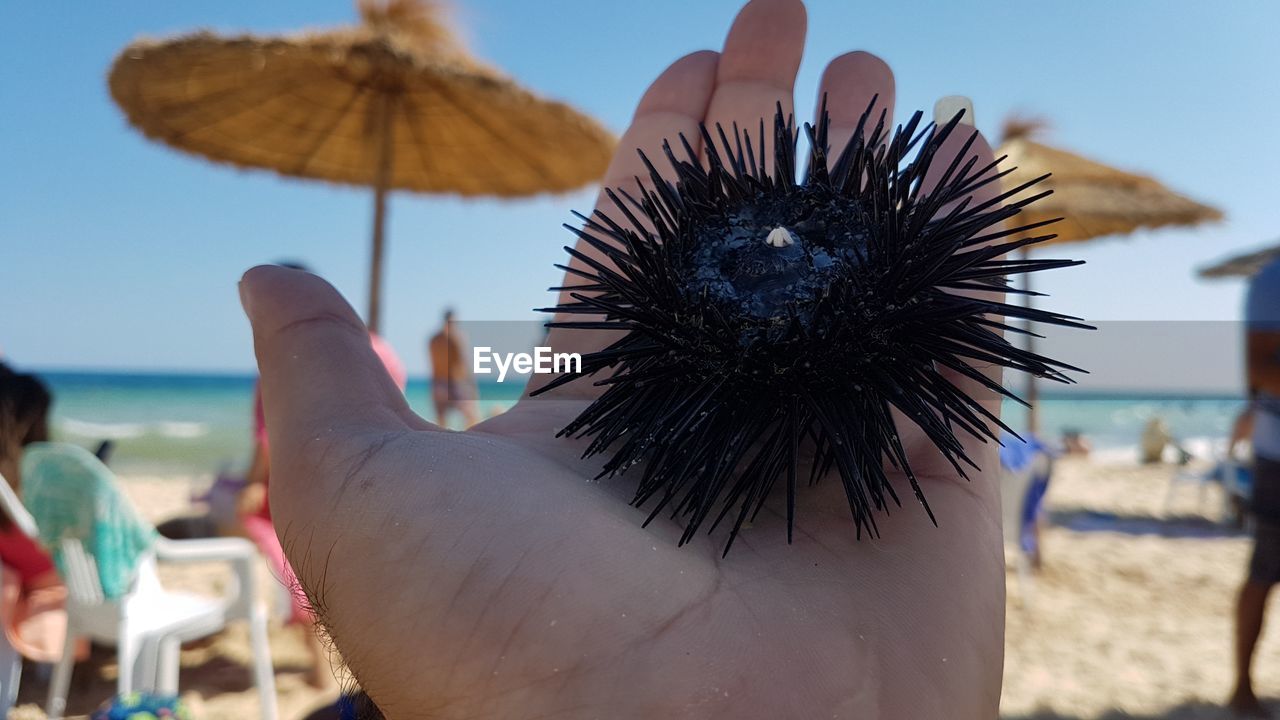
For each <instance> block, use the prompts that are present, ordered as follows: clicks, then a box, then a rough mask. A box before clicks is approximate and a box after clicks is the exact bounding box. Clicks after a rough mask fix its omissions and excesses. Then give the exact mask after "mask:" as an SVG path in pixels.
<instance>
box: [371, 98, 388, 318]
mask: <svg viewBox="0 0 1280 720" xmlns="http://www.w3.org/2000/svg"><path fill="white" fill-rule="evenodd" d="M391 103H392V96H391V95H386V96H385V97H384V99H383V102H382V112H381V113H380V117H379V118H378V138H377V140H378V167H377V170H376V172H375V175H374V184H373V256H372V258H371V259H370V262H369V315H368V317H367V318H366V322H367V323H368V325H369V331H370V332H373V333H377V332H379V330H381V326H382V255H383V248H384V245H385V240H384V238H385V235H386V224H387V191H388V190H389V189H390V185H391V166H392V163H393V161H394V153H393V152H392V146H393V143H392V141H393V140H394V138H393V137H392V124H391V120H392V116H393V113H392V105H391Z"/></svg>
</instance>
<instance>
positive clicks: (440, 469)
mask: <svg viewBox="0 0 1280 720" xmlns="http://www.w3.org/2000/svg"><path fill="white" fill-rule="evenodd" d="M805 28H806V16H805V9H804V6H803V5H802V4H801V3H800V2H799V0H754V1H753V2H751V3H750V4H748V5H747V6H746V7H745V8H744V9H743V11H742V12H741V14H740V15H739V17H738V19H737V21H736V22H735V23H734V25H733V29H732V30H731V32H730V34H729V37H728V39H727V40H726V42H725V45H724V48H723V50H721V51H720V52H711V51H705V52H698V53H694V54H692V55H688V56H686V57H683V58H681V59H679V60H677V61H676V62H675V63H673V64H672V65H671V66H670V67H669V68H667V69H666V70H665V71H664V72H663V73H662V74H661V75H660V76H659V77H658V78H657V79H656V80H655V81H654V83H653V84H652V85H651V86H650V87H649V89H648V91H647V92H646V93H645V94H644V96H643V98H642V99H641V100H640V103H639V107H638V108H637V110H636V114H635V117H634V119H633V121H632V124H631V127H630V129H629V130H627V132H626V134H625V135H624V137H623V138H622V141H621V143H620V145H619V150H618V153H617V155H616V157H615V158H614V160H613V164H612V165H611V167H610V170H609V172H608V177H607V178H606V180H605V184H606V185H608V186H624V187H626V186H631V185H632V180H631V179H632V178H633V177H634V176H636V175H643V174H644V173H643V168H642V166H641V165H640V164H639V160H638V159H637V157H636V153H635V150H636V148H643V149H644V150H645V151H646V153H647V154H649V155H650V156H653V157H661V154H662V153H661V142H662V140H663V139H665V138H674V137H675V136H676V135H677V134H678V133H683V134H684V135H685V136H686V137H689V138H691V139H693V138H697V137H698V124H699V123H700V122H703V121H706V122H708V123H720V124H722V125H724V126H726V127H727V126H730V125H731V124H732V123H734V122H736V123H738V125H739V126H740V127H743V126H755V125H756V124H757V123H758V122H759V120H760V118H761V117H771V116H772V114H773V108H774V104H775V102H777V101H778V100H779V99H781V100H782V102H783V105H784V110H785V111H790V109H791V102H792V88H793V83H794V79H795V74H796V70H797V68H798V66H799V64H800V59H801V53H802V50H803V46H804V38H805ZM848 31H849V33H850V39H851V40H856V38H857V37H858V36H859V34H860V33H866V34H867V35H868V36H869V35H870V34H871V33H874V32H875V29H874V28H856V27H854V28H849V29H848ZM956 41H957V47H960V46H962V45H963V44H964V43H965V42H975V41H978V40H977V39H972V38H971V39H964V38H957V39H956ZM821 92H823V93H826V94H827V96H828V110H829V112H830V113H831V115H832V117H833V120H834V124H835V128H836V132H834V133H833V137H832V144H833V145H834V146H835V152H838V150H839V147H840V146H841V145H842V144H843V143H844V142H845V141H846V139H847V138H848V137H849V136H850V134H851V131H852V126H853V124H854V123H856V121H857V118H858V117H859V116H860V115H861V114H862V112H863V111H864V110H865V109H866V108H867V106H868V104H869V103H870V102H871V100H872V98H873V97H875V96H878V97H879V101H878V102H879V103H880V105H881V106H882V107H884V108H886V109H887V110H889V112H890V113H892V109H893V103H894V80H893V76H892V74H891V73H890V71H889V68H888V67H887V66H886V65H885V64H884V63H883V62H882V61H880V60H879V59H877V58H876V57H874V56H872V55H869V54H866V53H861V52H854V53H849V54H846V55H842V56H840V57H838V58H836V59H834V60H833V61H831V63H830V64H829V65H828V66H827V68H826V71H825V73H824V75H823V78H822V86H821ZM961 143H962V138H959V137H957V138H956V139H955V141H954V142H952V143H950V144H949V145H948V146H947V148H948V152H950V153H951V154H952V155H954V154H955V153H958V152H959V151H960V145H961ZM971 152H972V153H974V154H976V155H978V156H979V159H978V163H979V164H980V165H981V164H984V163H986V162H989V161H990V160H991V151H990V150H989V148H988V147H987V145H986V144H985V143H983V142H982V141H981V140H979V141H978V142H977V143H976V145H975V146H974V147H973V148H972V149H971ZM937 164H938V165H940V166H941V168H943V169H945V168H946V166H947V165H948V164H949V159H944V160H943V161H941V162H938V163H937ZM990 192H993V191H992V190H991V189H990V188H983V189H981V190H979V191H977V194H979V195H982V194H986V193H990ZM981 199H982V198H979V200H981ZM579 249H581V250H582V251H583V252H586V253H591V252H593V251H592V250H591V249H590V248H587V247H585V246H580V248H579ZM547 253H548V261H549V262H553V261H554V258H555V257H556V256H557V255H558V248H556V247H549V248H548V249H547ZM240 290H241V296H242V299H243V302H244V306H245V309H246V312H247V313H248V315H249V318H250V319H251V321H252V324H253V330H254V338H255V342H256V347H257V355H258V362H259V366H260V368H261V371H262V378H263V380H262V383H263V384H262V387H263V392H264V393H265V405H266V411H267V425H268V428H269V431H270V435H271V443H272V450H273V453H274V454H273V457H272V462H273V468H272V471H273V473H274V476H273V481H272V484H271V504H272V508H273V510H274V513H275V519H276V527H277V529H278V531H279V532H280V534H281V537H282V540H283V545H284V548H285V549H286V551H287V552H288V554H289V558H290V560H291V562H292V564H293V567H294V569H295V570H296V571H297V573H298V575H299V577H300V579H301V582H302V584H303V586H304V587H305V588H306V590H307V592H308V593H309V595H310V597H311V599H312V600H313V602H314V604H315V606H316V609H317V610H318V612H319V615H320V618H321V620H322V622H323V623H324V624H325V625H326V627H327V629H328V631H329V633H330V634H331V635H332V638H333V640H334V642H335V643H336V645H337V647H338V649H339V650H340V651H341V653H342V656H343V658H345V660H346V662H347V663H348V664H349V665H350V669H351V671H352V673H353V674H354V676H355V678H356V680H357V681H358V682H359V684H360V685H361V687H363V688H364V689H365V690H366V691H367V692H368V694H369V695H370V696H371V697H372V699H373V700H374V702H376V704H377V705H378V706H379V707H380V708H381V710H382V712H383V713H384V714H385V715H386V716H387V717H389V718H422V717H431V718H455V717H469V718H471V717H486V718H517V717H521V718H526V717H544V718H551V717H555V718H596V717H599V718H655V717H691V718H692V717H696V718H710V717H726V718H728V717H733V718H832V717H836V718H941V717H946V718H992V717H995V716H996V713H997V707H998V700H999V696H1000V676H1001V657H1002V645H1003V617H1004V563H1003V554H1002V546H1001V534H1000V520H999V517H1000V509H999V507H1000V506H999V497H998V488H997V482H996V476H995V473H996V472H997V471H998V469H999V467H1000V465H999V461H998V460H997V458H996V454H995V450H996V446H995V445H994V444H990V445H982V444H981V443H978V442H969V443H968V444H969V447H968V450H967V451H968V453H969V454H970V456H971V457H973V458H974V459H975V461H976V462H977V463H978V464H979V465H980V466H981V467H983V468H984V469H986V470H987V471H986V472H982V473H971V476H972V480H971V481H970V482H964V481H963V480H960V479H958V478H957V476H956V473H955V471H954V470H953V469H951V467H950V466H949V465H947V464H946V463H945V462H944V461H943V460H942V458H941V456H935V455H933V454H930V453H928V452H924V451H923V450H922V449H921V446H920V444H919V443H920V440H921V438H919V437H917V436H915V435H911V434H907V435H905V436H904V439H905V440H906V441H907V447H908V452H909V453H910V454H911V456H912V461H913V465H914V467H915V469H916V471H917V473H918V474H919V475H920V476H921V477H922V482H923V483H925V484H927V488H926V493H927V494H928V497H929V500H930V503H931V505H932V506H933V508H934V510H935V512H936V513H937V516H938V518H939V519H940V524H939V526H938V527H934V526H933V525H932V524H931V523H930V522H929V520H928V518H927V517H926V515H925V513H923V512H919V511H918V508H911V507H904V508H903V509H902V511H900V512H894V513H893V514H892V515H891V516H889V517H887V518H883V519H882V520H881V521H880V530H881V532H882V539H880V540H878V541H874V542H866V541H864V542H861V543H859V542H857V541H856V540H855V539H854V537H853V534H852V532H851V530H850V526H849V518H848V512H849V511H848V505H847V503H846V500H845V498H844V495H843V489H842V488H841V485H840V483H839V482H838V481H832V482H820V483H818V484H817V485H816V486H814V487H811V488H802V492H800V493H799V494H798V502H799V507H798V509H797V518H800V520H798V525H797V528H796V529H797V532H796V534H795V539H794V542H793V543H792V544H791V545H787V544H786V543H785V542H783V541H782V540H781V538H782V537H784V536H785V529H784V524H785V508H777V507H772V506H766V509H765V511H764V512H763V513H762V514H761V515H760V517H759V518H757V520H756V522H755V524H754V526H753V527H752V528H750V529H748V530H746V531H744V532H743V534H742V535H741V536H740V537H739V538H738V540H737V543H736V544H735V546H734V548H733V551H732V552H731V553H730V554H729V556H728V557H727V558H726V559H721V550H722V548H723V537H720V536H711V537H710V538H706V537H699V538H698V539H697V540H695V541H694V542H693V543H692V544H691V545H687V546H685V547H683V548H677V546H676V539H677V538H678V537H679V533H680V528H679V527H678V526H677V525H676V523H674V522H671V521H668V520H665V519H662V518H660V519H658V520H655V521H654V523H653V524H651V525H650V526H649V527H648V528H642V527H641V520H642V519H643V513H640V512H639V511H637V510H635V509H634V508H632V507H629V506H628V505H627V502H626V501H627V500H628V499H629V496H627V495H626V493H627V492H628V488H627V487H626V485H627V484H626V483H609V482H603V483H591V482H587V480H588V479H590V478H591V477H593V476H594V475H595V474H596V472H597V471H598V468H599V461H598V460H594V461H582V460H580V459H579V457H580V455H581V453H582V450H583V445H582V444H581V443H578V442H575V441H568V440H557V439H555V438H554V436H555V431H556V428H559V427H562V426H563V425H564V423H565V422H567V421H568V420H569V419H571V418H573V417H575V416H576V415H577V414H578V413H579V412H580V411H581V410H582V408H583V407H584V406H585V404H586V403H587V402H588V401H589V395H588V394H589V393H593V392H595V391H596V389H593V388H591V386H590V385H589V383H576V384H575V385H581V386H582V387H572V388H571V390H569V391H566V392H561V393H560V394H558V395H555V396H554V397H551V398H549V399H537V400H532V401H524V402H521V403H519V404H518V405H517V406H516V407H515V408H513V409H512V410H511V411H510V412H507V413H506V414H504V415H502V416H500V417H497V418H494V419H492V420H489V421H488V422H485V423H482V424H480V425H479V426H477V427H476V428H474V429H473V430H471V431H469V432H464V433H457V432H449V431H444V430H441V429H440V428H437V427H436V426H434V425H432V424H431V423H428V422H426V421H424V420H422V419H421V418H419V417H417V416H416V415H415V414H414V413H412V412H411V411H410V410H409V408H408V406H407V405H406V403H405V400H404V398H403V396H402V394H401V393H400V392H399V391H398V390H397V389H396V388H395V386H394V385H393V383H392V382H391V381H390V380H389V379H388V378H387V375H386V372H385V371H384V370H383V368H382V364H381V363H380V362H379V361H378V359H377V357H376V355H375V354H374V353H373V351H372V350H371V349H370V348H369V342H368V334H367V331H366V330H365V328H364V326H363V324H362V323H361V321H360V319H359V318H358V317H357V315H356V314H355V313H354V312H353V311H352V309H351V308H350V306H349V305H348V304H347V303H346V302H345V301H344V300H343V299H342V298H341V297H340V296H339V295H338V294H337V293H336V292H335V291H334V290H333V288H332V287H330V286H329V285H328V284H326V283H325V282H323V281H322V280H320V279H318V278H316V277H314V276H311V275H308V274H306V273H301V272H297V271H292V270H287V269H282V268H277V267H261V268H256V269H254V270H251V271H249V272H248V273H247V274H246V275H245V277H244V279H243V281H242V282H241V286H240ZM585 334H586V333H583V332H582V331H578V332H577V333H576V335H575V336H574V338H573V340H574V341H575V342H578V343H581V342H582V336H583V335H585ZM565 341H566V338H565V337H563V336H562V335H560V334H558V333H553V334H552V335H551V336H550V340H549V344H551V345H553V346H558V345H562V344H563V343H565ZM593 341H594V342H596V343H598V345H597V347H603V345H604V343H605V342H606V341H607V339H606V338H605V337H595V338H594V339H593ZM575 349H576V350H579V351H581V350H583V348H581V347H580V346H577V347H575ZM974 392H977V390H974ZM982 398H983V400H984V401H986V402H987V403H988V404H989V406H990V407H991V408H992V409H995V408H997V407H998V403H997V400H996V398H995V397H993V396H985V395H984V396H982ZM902 427H907V425H906V424H905V423H904V424H903V425H902ZM899 481H901V482H902V483H903V484H902V487H906V485H905V481H904V480H903V479H902V478H901V477H900V476H898V477H896V479H895V482H899ZM907 497H910V495H909V494H908V495H907Z"/></svg>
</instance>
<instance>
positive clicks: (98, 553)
mask: <svg viewBox="0 0 1280 720" xmlns="http://www.w3.org/2000/svg"><path fill="white" fill-rule="evenodd" d="M22 484H23V496H24V500H25V504H26V506H27V508H28V509H29V510H30V511H31V514H32V516H33V517H34V518H35V521H36V525H37V526H38V527H39V528H40V541H41V542H42V543H44V545H45V546H46V547H49V548H52V549H53V559H54V562H55V564H56V565H57V566H58V570H59V573H60V574H61V575H62V577H63V581H64V582H66V583H67V589H68V592H69V594H71V595H72V597H74V598H75V599H76V600H77V601H78V602H83V603H86V604H96V602H102V601H103V600H113V599H116V598H120V597H123V596H124V595H125V594H127V593H128V592H129V590H130V588H131V586H132V585H133V581H134V578H135V577H136V574H137V570H138V567H139V565H140V564H141V563H142V562H143V561H144V560H145V559H146V558H147V557H149V556H150V554H151V550H152V546H153V545H154V543H155V537H156V531H155V528H154V527H153V526H152V525H150V524H149V523H147V522H145V521H143V520H142V518H141V516H140V515H139V514H138V512H137V510H135V509H134V507H133V505H132V504H131V503H130V502H129V500H128V498H127V497H125V495H124V493H123V492H122V491H121V490H120V488H119V487H118V486H117V484H116V482H115V476H114V475H113V474H112V473H111V471H110V470H109V469H107V467H106V466H105V465H103V464H102V462H101V461H100V460H98V459H97V458H96V457H94V456H93V454H92V453H90V452H89V451H87V450H85V449H84V448H81V447H78V446H75V445H64V444H59V443H33V444H32V445H29V446H27V448H26V450H25V451H24V452H23V458H22ZM95 601H96V602H95Z"/></svg>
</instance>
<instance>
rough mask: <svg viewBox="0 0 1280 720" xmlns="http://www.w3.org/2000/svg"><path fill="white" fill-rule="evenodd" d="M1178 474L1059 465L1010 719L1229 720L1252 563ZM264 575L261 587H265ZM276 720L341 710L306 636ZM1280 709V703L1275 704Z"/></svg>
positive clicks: (235, 697)
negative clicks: (1234, 657)
mask: <svg viewBox="0 0 1280 720" xmlns="http://www.w3.org/2000/svg"><path fill="white" fill-rule="evenodd" d="M1175 472H1177V471H1176V469H1174V468H1172V467H1168V466H1164V467H1139V466H1137V465H1134V464H1128V463H1105V464H1104V463H1097V462H1087V461H1080V460H1075V459H1067V460H1064V461H1061V462H1060V463H1059V465H1058V467H1057V471H1056V474H1055V477H1054V483H1053V486H1052V489H1051V491H1050V495H1049V502H1048V508H1049V511H1050V514H1051V516H1052V518H1053V520H1054V524H1052V525H1050V527H1048V528H1047V531H1046V533H1045V536H1044V543H1045V564H1044V569H1043V571H1042V572H1041V573H1040V574H1039V576H1038V577H1037V578H1036V580H1035V583H1034V592H1033V595H1032V597H1031V603H1030V604H1029V605H1027V604H1024V603H1023V602H1022V594H1023V593H1022V590H1023V588H1021V587H1020V586H1019V585H1018V583H1017V581H1016V576H1015V575H1014V574H1013V573H1010V576H1009V604H1008V608H1007V617H1008V634H1007V654H1006V657H1005V672H1004V698H1003V702H1002V707H1001V716H1002V717H1003V718H1005V719H1006V720H1066V719H1072V720H1076V719H1079V720H1086V719H1090V720H1091V719H1097V718H1105V719H1107V720H1112V719H1118V718H1141V719H1144V720H1145V719H1154V718H1168V719H1170V720H1192V719H1196V720H1199V719H1201V718H1205V719H1208V718H1227V717H1229V714H1227V713H1225V712H1224V711H1222V710H1221V708H1220V703H1221V701H1222V699H1223V698H1224V697H1225V696H1226V693H1227V690H1228V688H1229V685H1230V682H1231V621H1230V617H1231V607H1232V602H1233V596H1234V593H1235V590H1236V587H1237V584H1238V582H1239V580H1240V577H1241V574H1242V572H1243V568H1244V566H1245V562H1246V560H1247V556H1248V550H1249V543H1248V540H1247V538H1246V537H1245V536H1244V535H1243V534H1242V533H1240V532H1238V531H1234V530H1231V529H1228V528H1221V527H1220V526H1218V525H1216V524H1214V523H1213V522H1211V520H1210V519H1209V518H1210V516H1213V515H1216V512H1217V508H1218V507H1219V503H1220V499H1219V498H1220V496H1219V495H1218V489H1217V488H1216V487H1213V488H1209V490H1208V491H1207V492H1206V494H1205V497H1204V502H1203V505H1202V506H1198V503H1197V492H1196V490H1195V488H1194V487H1193V486H1186V487H1182V488H1181V489H1180V492H1179V494H1178V495H1177V497H1176V502H1175V503H1174V505H1173V507H1172V513H1171V517H1168V518H1166V517H1164V516H1163V512H1162V506H1163V502H1164V496H1165V491H1166V488H1167V487H1168V482H1169V478H1170V477H1172V476H1173V474H1174V473H1175ZM197 483H198V480H195V479H190V478H173V477H169V478H155V477H129V478H126V479H125V485H126V487H127V488H128V492H129V494H130V496H131V497H133V499H134V500H135V502H136V503H137V504H138V506H139V508H140V509H141V510H142V511H143V512H144V513H145V514H146V515H147V517H149V518H151V519H152V520H156V521H159V520H163V519H165V518H168V517H172V516H174V515H178V514H183V513H185V512H187V511H188V510H189V507H188V502H189V501H188V498H189V496H190V492H191V489H192V488H193V487H195V486H196V484H197ZM265 572H266V571H265V568H264V569H263V573H264V581H265V580H266V579H267V578H266V575H265ZM164 579H165V581H166V582H168V583H171V584H172V585H173V586H174V587H182V588H187V589H193V590H201V591H205V592H216V591H217V589H218V588H219V587H220V584H221V583H222V582H224V581H225V576H223V575H222V574H221V572H220V571H219V570H218V569H217V568H216V567H186V568H178V569H174V568H166V569H165V570H164ZM271 638H272V650H273V655H274V660H275V663H276V672H277V683H278V690H279V696H280V710H281V718H283V719H284V720H293V719H295V718H299V717H302V716H304V715H305V714H306V713H307V712H308V711H310V710H311V709H313V708H315V707H317V706H319V705H321V704H323V703H325V702H327V701H331V700H332V699H333V698H334V697H335V696H336V689H335V690H333V691H330V692H320V691H317V690H314V689H312V688H310V687H309V686H307V685H306V684H305V683H304V682H303V669H304V660H305V657H306V656H305V654H304V649H303V646H302V642H301V637H300V635H299V631H298V630H297V629H296V628H288V627H281V626H279V625H278V624H277V626H276V627H274V628H273V629H272V635H271ZM247 661H248V641H247V634H246V631H245V629H244V628H243V627H236V628H233V629H232V630H231V631H230V632H227V633H225V634H223V635H221V636H219V637H217V638H215V639H213V640H212V641H209V642H206V643H202V644H199V645H194V646H191V647H188V648H185V649H184V650H183V653H182V676H181V687H182V691H183V696H184V698H185V699H186V700H187V702H189V703H190V704H191V706H192V707H193V709H195V710H196V717H198V718H205V719H208V720H244V719H245V718H252V717H255V716H256V709H257V703H256V697H255V693H254V689H253V687H252V685H251V681H250V674H249V670H248V668H247V665H246V663H247ZM27 670H28V673H27V675H26V677H25V679H24V683H23V689H22V694H21V696H20V703H19V705H20V707H19V708H18V709H17V710H15V711H14V712H13V714H12V715H11V717H12V718H15V720H36V719H38V718H43V717H44V714H43V713H42V712H41V711H40V709H39V705H41V704H42V702H43V693H44V688H45V687H46V684H45V682H44V680H43V679H42V678H40V677H38V671H37V670H35V669H34V668H32V667H31V666H28V669H27ZM114 677H115V666H114V662H113V661H112V659H111V655H110V653H99V654H97V655H95V657H94V658H93V659H91V660H90V661H89V662H86V663H83V664H81V665H79V666H78V667H77V669H76V675H75V680H74V681H73V686H72V695H71V701H70V706H69V710H70V711H71V712H73V713H80V714H83V713H87V712H89V711H90V710H92V708H93V707H94V706H95V705H96V704H97V703H98V702H100V701H101V700H102V699H103V698H105V697H107V696H109V695H110V694H111V692H112V689H113V679H114ZM1257 679H1258V682H1259V690H1260V692H1261V693H1262V694H1263V695H1264V696H1265V697H1272V698H1275V697H1280V623H1275V622H1273V623H1271V625H1270V626H1269V628H1268V629H1267V631H1266V632H1265V634H1264V637H1263V639H1262V643H1261V649H1260V654H1259V657H1258V661H1257ZM1278 709H1280V705H1278Z"/></svg>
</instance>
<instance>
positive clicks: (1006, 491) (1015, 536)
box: [1000, 463, 1035, 608]
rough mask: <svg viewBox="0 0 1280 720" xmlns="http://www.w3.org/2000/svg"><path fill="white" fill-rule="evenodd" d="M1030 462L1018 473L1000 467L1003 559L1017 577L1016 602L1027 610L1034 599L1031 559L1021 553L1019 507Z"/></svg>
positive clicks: (1028, 480) (1029, 475)
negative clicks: (1014, 571)
mask: <svg viewBox="0 0 1280 720" xmlns="http://www.w3.org/2000/svg"><path fill="white" fill-rule="evenodd" d="M1033 473H1034V467H1033V463H1028V464H1027V466H1026V467H1024V468H1020V469H1018V470H1011V469H1009V468H1007V467H1004V466H1003V465H1002V466H1001V467H1000V515H1001V525H1002V526H1003V528H1004V557H1005V562H1006V563H1012V565H1013V567H1014V569H1015V570H1016V571H1017V577H1018V602H1019V604H1020V605H1021V606H1022V607H1025V608H1029V607H1031V605H1032V602H1033V600H1034V599H1035V577H1034V573H1033V572H1032V568H1031V559H1030V558H1028V557H1027V554H1026V553H1025V552H1023V550H1022V508H1023V504H1024V503H1025V502H1026V498H1027V490H1028V489H1030V487H1031V481H1032V479H1033V478H1034V475H1033Z"/></svg>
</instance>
